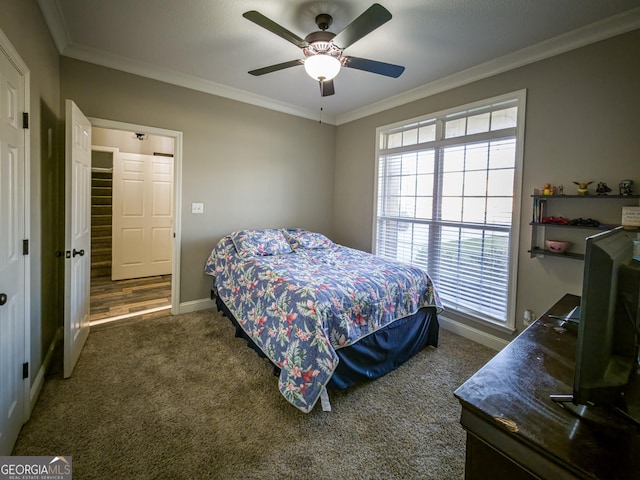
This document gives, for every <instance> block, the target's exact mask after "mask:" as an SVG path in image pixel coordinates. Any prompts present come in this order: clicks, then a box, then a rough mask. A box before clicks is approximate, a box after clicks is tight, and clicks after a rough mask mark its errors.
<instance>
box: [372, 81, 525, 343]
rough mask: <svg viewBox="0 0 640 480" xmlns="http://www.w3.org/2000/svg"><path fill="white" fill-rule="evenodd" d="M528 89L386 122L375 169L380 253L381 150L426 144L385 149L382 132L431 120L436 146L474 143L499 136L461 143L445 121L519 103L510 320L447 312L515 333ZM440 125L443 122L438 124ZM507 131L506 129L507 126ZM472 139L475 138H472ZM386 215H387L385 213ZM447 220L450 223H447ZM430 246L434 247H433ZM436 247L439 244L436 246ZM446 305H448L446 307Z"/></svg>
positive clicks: (379, 131)
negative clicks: (447, 130)
mask: <svg viewBox="0 0 640 480" xmlns="http://www.w3.org/2000/svg"><path fill="white" fill-rule="evenodd" d="M526 94H527V91H526V89H523V90H518V91H515V92H510V93H506V94H503V95H499V96H495V97H491V98H487V99H483V100H479V101H476V102H472V103H468V104H465V105H460V106H456V107H453V108H449V109H446V110H441V111H438V112H435V113H429V114H425V115H420V116H419V117H414V118H410V119H407V120H402V121H399V122H395V123H392V124H388V125H383V126H380V127H377V128H376V136H375V141H376V145H375V168H374V188H373V221H372V225H373V228H372V237H371V246H372V248H371V251H372V252H373V253H374V254H376V253H377V252H376V250H377V244H376V243H377V242H376V241H377V236H378V220H379V219H380V218H381V217H379V216H378V211H379V208H380V203H379V198H378V193H379V187H380V178H379V175H380V164H381V161H380V155H381V151H384V154H383V155H389V154H396V153H397V154H401V153H403V152H412V151H417V150H418V149H419V148H418V145H420V149H421V148H423V147H424V146H425V145H426V142H425V143H419V142H417V143H415V144H412V145H407V146H400V147H395V148H386V149H383V148H382V141H381V138H382V135H383V134H388V133H389V132H391V131H393V130H402V129H403V128H407V127H408V126H411V125H414V124H419V123H428V122H430V121H433V122H434V123H435V124H436V139H435V141H433V142H429V143H433V144H434V145H435V144H437V147H436V148H445V147H446V146H448V145H453V144H457V145H460V144H465V145H468V144H471V143H473V141H482V140H487V139H488V137H490V136H491V139H492V140H493V139H495V138H494V136H492V135H491V132H489V133H488V134H487V133H476V134H469V135H464V136H463V137H464V138H465V141H464V142H461V137H452V138H447V137H446V136H445V132H444V131H443V125H442V123H443V121H444V119H445V118H446V119H447V120H451V119H452V118H453V119H455V117H456V116H460V117H468V116H470V115H471V113H472V111H473V110H476V109H478V110H483V109H486V108H488V107H490V106H491V105H494V104H498V103H502V102H508V101H514V102H515V105H517V108H518V111H517V117H516V118H517V120H516V126H515V127H512V130H513V134H514V135H513V136H514V137H515V153H514V156H515V158H514V161H515V163H514V179H513V196H512V202H513V205H512V218H511V226H510V235H509V238H510V243H509V258H508V262H509V274H508V280H507V288H508V293H507V296H506V298H507V306H506V320H505V321H504V322H502V321H498V320H495V319H490V318H481V317H478V316H476V315H473V314H472V313H471V312H468V311H464V310H462V309H460V310H447V309H446V308H445V313H444V315H445V316H446V317H448V318H452V319H456V318H460V319H465V320H470V321H472V322H476V323H480V324H481V325H484V326H490V327H492V328H495V329H498V330H500V331H503V332H506V333H513V332H514V331H515V323H516V297H517V276H518V258H519V243H520V225H521V217H522V182H523V168H524V136H525V116H526V115H525V112H526ZM438 124H439V125H438ZM505 130H506V129H505ZM470 139H471V141H470ZM435 201H436V197H435V192H434V202H435ZM383 217H384V216H383ZM414 223H420V220H419V219H414ZM428 223H431V224H435V223H439V224H442V223H443V222H442V220H437V222H436V221H435V220H430V221H428ZM445 223H446V222H445ZM429 248H432V247H431V246H430V247H429ZM434 248H435V247H434ZM436 288H437V284H436ZM445 307H446V306H445Z"/></svg>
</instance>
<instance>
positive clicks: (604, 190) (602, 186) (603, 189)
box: [596, 182, 611, 195]
mask: <svg viewBox="0 0 640 480" xmlns="http://www.w3.org/2000/svg"><path fill="white" fill-rule="evenodd" d="M610 191H611V189H610V188H609V187H608V186H607V184H606V183H604V182H598V186H597V187H596V193H597V194H598V195H607V194H608V193H609V192H610Z"/></svg>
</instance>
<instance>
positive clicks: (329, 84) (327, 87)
mask: <svg viewBox="0 0 640 480" xmlns="http://www.w3.org/2000/svg"><path fill="white" fill-rule="evenodd" d="M334 93H336V91H335V89H334V88H333V80H325V81H322V82H320V95H322V96H323V97H328V96H329V95H333V94H334Z"/></svg>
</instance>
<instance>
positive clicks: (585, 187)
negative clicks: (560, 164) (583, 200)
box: [573, 181, 593, 197]
mask: <svg viewBox="0 0 640 480" xmlns="http://www.w3.org/2000/svg"><path fill="white" fill-rule="evenodd" d="M573 183H575V184H576V185H578V195H580V196H581V197H582V196H584V195H589V185H591V184H592V183H593V182H592V181H591V182H573Z"/></svg>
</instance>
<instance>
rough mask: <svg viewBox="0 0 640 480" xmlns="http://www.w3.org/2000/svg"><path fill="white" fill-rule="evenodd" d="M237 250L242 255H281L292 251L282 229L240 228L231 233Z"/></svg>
mask: <svg viewBox="0 0 640 480" xmlns="http://www.w3.org/2000/svg"><path fill="white" fill-rule="evenodd" d="M231 240H232V241H233V244H234V246H235V247H236V251H237V252H238V254H239V255H240V256H241V257H248V256H255V255H259V256H265V255H280V254H282V253H291V252H292V251H293V250H291V245H289V242H287V239H286V238H284V235H283V234H282V232H281V231H280V230H275V229H266V230H240V231H237V232H233V233H232V234H231Z"/></svg>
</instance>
